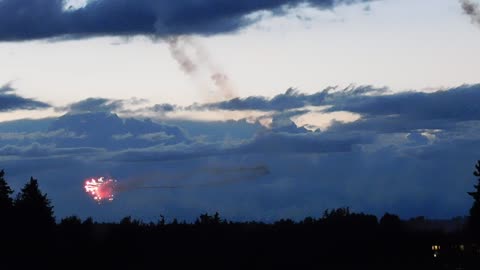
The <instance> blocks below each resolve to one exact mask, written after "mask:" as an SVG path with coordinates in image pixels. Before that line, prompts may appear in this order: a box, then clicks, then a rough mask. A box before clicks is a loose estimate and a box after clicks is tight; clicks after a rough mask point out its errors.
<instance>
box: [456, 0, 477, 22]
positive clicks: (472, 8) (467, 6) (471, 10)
mask: <svg viewBox="0 0 480 270" xmlns="http://www.w3.org/2000/svg"><path fill="white" fill-rule="evenodd" d="M460 3H461V4H462V9H463V12H464V13H465V14H467V15H468V16H470V18H471V19H472V23H476V24H478V25H480V7H479V4H477V3H475V2H472V1H471V0H460Z"/></svg>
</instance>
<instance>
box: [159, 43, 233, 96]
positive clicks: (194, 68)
mask: <svg viewBox="0 0 480 270" xmlns="http://www.w3.org/2000/svg"><path fill="white" fill-rule="evenodd" d="M165 41H166V43H167V45H168V48H169V50H170V54H171V55H172V57H173V58H174V59H175V61H176V62H177V63H178V64H179V66H180V68H181V70H182V71H183V72H184V73H185V74H187V75H188V76H190V77H191V78H192V79H194V81H195V83H196V84H197V85H198V86H199V88H205V87H206V86H204V85H202V83H201V82H200V81H199V76H200V75H201V74H200V73H201V72H202V71H203V72H207V73H208V76H209V78H208V79H209V80H211V82H213V84H214V85H215V87H216V89H217V92H216V96H217V97H219V98H220V99H232V98H234V97H236V96H237V95H236V91H235V87H234V86H233V83H232V82H231V80H230V78H229V77H228V75H227V74H225V72H224V71H223V70H222V69H221V68H219V67H218V66H217V65H215V64H214V63H213V61H212V58H211V56H210V54H209V53H208V51H207V49H205V48H204V47H203V46H202V45H201V44H200V43H199V42H198V41H196V40H195V39H193V38H192V37H189V36H174V37H169V38H166V39H165Z"/></svg>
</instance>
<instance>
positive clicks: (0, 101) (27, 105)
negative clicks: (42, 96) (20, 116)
mask: <svg viewBox="0 0 480 270" xmlns="http://www.w3.org/2000/svg"><path fill="white" fill-rule="evenodd" d="M14 90H15V89H13V88H12V87H11V86H10V85H9V84H6V85H4V86H1V87H0V112H8V111H14V110H35V109H45V108H49V107H50V105H49V104H47V103H44V102H41V101H37V100H35V99H29V98H24V97H21V96H18V95H16V94H14V93H13V92H14Z"/></svg>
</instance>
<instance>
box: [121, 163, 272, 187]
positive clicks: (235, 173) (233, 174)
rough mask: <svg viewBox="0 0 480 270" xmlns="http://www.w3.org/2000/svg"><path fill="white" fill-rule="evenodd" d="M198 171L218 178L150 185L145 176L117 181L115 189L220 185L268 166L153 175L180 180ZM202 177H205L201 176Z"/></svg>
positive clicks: (261, 171) (263, 172) (263, 171)
mask: <svg viewBox="0 0 480 270" xmlns="http://www.w3.org/2000/svg"><path fill="white" fill-rule="evenodd" d="M199 172H207V174H208V175H209V176H208V178H214V179H215V178H220V179H217V180H207V181H199V182H200V183H190V184H176V185H175V184H174V185H151V184H148V183H151V182H152V177H153V176H150V177H149V178H150V179H147V178H137V179H135V180H130V181H126V182H124V183H119V184H118V185H117V186H116V188H115V190H116V191H117V192H125V191H130V190H136V189H185V188H200V187H214V186H221V185H224V184H230V183H235V182H243V181H248V180H252V179H256V178H258V177H261V176H264V175H267V174H269V173H270V170H269V169H268V167H266V166H264V165H261V166H256V167H234V168H208V169H206V170H197V171H192V172H191V173H184V174H178V175H169V176H168V177H167V176H166V175H163V177H158V175H157V176H155V178H157V177H158V178H160V179H162V180H164V181H165V180H176V181H181V180H184V179H188V178H190V177H192V176H195V175H198V174H199ZM167 178H168V179H167ZM202 178H207V177H204V176H202Z"/></svg>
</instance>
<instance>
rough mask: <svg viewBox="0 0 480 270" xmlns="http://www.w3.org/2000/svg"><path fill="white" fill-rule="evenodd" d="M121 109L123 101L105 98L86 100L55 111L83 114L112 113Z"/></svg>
mask: <svg viewBox="0 0 480 270" xmlns="http://www.w3.org/2000/svg"><path fill="white" fill-rule="evenodd" d="M122 108H123V101H121V100H111V99H106V98H87V99H84V100H81V101H78V102H75V103H72V104H70V105H68V106H66V107H61V108H57V111H68V112H72V113H85V112H113V111H118V110H120V109H122Z"/></svg>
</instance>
